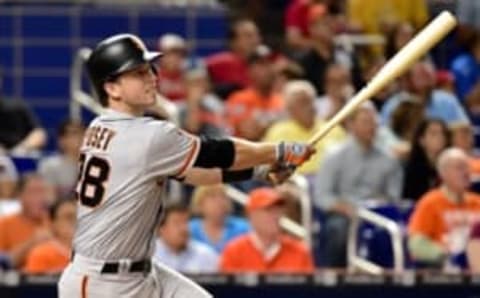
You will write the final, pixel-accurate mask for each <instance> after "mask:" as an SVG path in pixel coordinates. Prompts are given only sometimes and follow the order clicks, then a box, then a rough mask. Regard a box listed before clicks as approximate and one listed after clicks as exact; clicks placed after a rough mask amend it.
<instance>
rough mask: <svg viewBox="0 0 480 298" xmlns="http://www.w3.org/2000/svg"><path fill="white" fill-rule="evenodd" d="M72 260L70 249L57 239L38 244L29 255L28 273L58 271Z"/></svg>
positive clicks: (26, 264)
mask: <svg viewBox="0 0 480 298" xmlns="http://www.w3.org/2000/svg"><path fill="white" fill-rule="evenodd" d="M69 262H70V249H69V248H68V247H65V246H64V245H63V244H61V243H59V242H58V241H56V240H49V241H46V242H43V243H40V244H38V245H37V246H35V247H34V248H32V250H31V251H30V253H29V254H28V256H27V261H26V263H25V267H24V271H25V272H27V273H58V272H61V271H62V270H63V269H64V268H65V267H67V265H68V263H69Z"/></svg>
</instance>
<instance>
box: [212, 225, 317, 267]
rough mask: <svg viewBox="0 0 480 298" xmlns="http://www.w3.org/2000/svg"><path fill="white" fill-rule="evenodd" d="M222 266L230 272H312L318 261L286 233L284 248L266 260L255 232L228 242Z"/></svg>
mask: <svg viewBox="0 0 480 298" xmlns="http://www.w3.org/2000/svg"><path fill="white" fill-rule="evenodd" d="M220 270H221V271H222V272H226V273H233V272H261V273H265V272H278V273H281V272H283V273H311V272H313V270H314V265H313V260H312V256H311V254H310V252H309V251H308V249H307V247H306V246H305V245H304V244H303V242H301V241H299V240H295V239H292V238H290V237H288V236H282V238H281V241H280V250H279V251H278V252H277V253H276V255H275V256H274V257H273V258H271V259H270V260H266V259H265V257H264V256H263V254H262V252H261V251H259V250H258V249H257V248H256V246H255V244H254V243H253V239H252V235H251V234H245V235H242V236H239V237H237V238H235V239H234V240H232V241H231V242H230V243H228V244H227V246H226V247H225V249H224V251H223V253H222V256H221V260H220Z"/></svg>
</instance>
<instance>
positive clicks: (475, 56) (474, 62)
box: [451, 33, 480, 101]
mask: <svg viewBox="0 0 480 298" xmlns="http://www.w3.org/2000/svg"><path fill="white" fill-rule="evenodd" d="M466 46H467V50H468V51H467V52H465V53H462V54H460V55H458V56H457V57H456V58H455V59H454V60H453V61H452V65H451V71H452V72H453V74H454V76H455V89H456V92H457V95H458V97H459V98H460V99H461V100H462V101H463V100H464V99H465V96H466V95H467V94H468V92H469V91H470V90H471V89H472V87H473V86H474V85H475V83H476V82H477V81H478V79H479V78H480V35H479V34H478V33H477V34H473V36H472V37H471V38H469V40H468V41H467V45H466Z"/></svg>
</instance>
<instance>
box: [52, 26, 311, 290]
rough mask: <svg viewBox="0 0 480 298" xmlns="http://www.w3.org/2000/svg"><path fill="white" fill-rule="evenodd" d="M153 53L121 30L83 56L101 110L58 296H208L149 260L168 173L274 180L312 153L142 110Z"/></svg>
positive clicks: (151, 97) (148, 96) (148, 97)
mask: <svg viewBox="0 0 480 298" xmlns="http://www.w3.org/2000/svg"><path fill="white" fill-rule="evenodd" d="M160 57H161V53H157V52H150V51H148V50H147V49H146V48H145V46H144V44H143V42H142V41H141V40H140V39H139V38H138V37H136V36H133V35H130V34H120V35H116V36H113V37H110V38H108V39H106V40H104V41H102V42H100V43H99V44H98V45H97V47H96V48H95V49H94V50H93V52H92V54H91V56H90V58H89V59H88V61H87V70H88V74H89V77H90V80H91V81H92V84H93V86H94V88H95V91H96V93H97V97H98V100H99V101H100V103H101V104H102V105H103V106H105V107H106V108H107V109H106V112H105V113H104V114H103V115H101V116H99V117H97V118H96V119H94V120H93V121H92V123H91V124H90V126H89V128H88V131H87V133H86V135H85V139H84V142H83V145H82V148H81V155H80V163H79V169H80V170H79V173H80V174H79V177H78V185H77V189H76V193H77V197H78V204H79V208H78V223H77V230H76V233H75V237H74V243H73V250H74V251H73V252H72V260H71V263H70V264H69V266H68V267H67V268H66V269H65V271H64V272H63V274H62V277H61V279H60V281H59V285H58V289H59V297H61V298H75V297H82V298H86V297H95V298H97V297H112V298H119V297H132V298H133V297H156V298H160V297H162V298H170V297H172V298H173V297H175V298H191V297H196V298H201V297H211V295H210V294H209V293H208V292H206V291H205V290H203V289H202V288H201V287H199V286H198V285H196V284H195V283H193V282H192V281H190V280H188V279H187V278H185V277H183V276H182V275H180V274H178V273H176V272H174V271H172V270H170V269H168V268H166V267H165V266H157V265H153V264H152V262H151V255H152V252H153V244H154V241H153V240H154V237H155V227H156V226H157V224H158V221H159V217H160V216H161V209H162V204H163V203H164V202H163V200H164V195H163V191H164V185H165V183H166V181H167V179H169V178H172V179H177V180H180V181H183V182H185V183H189V184H193V185H201V184H211V183H221V182H232V181H239V180H245V179H252V178H258V179H260V178H265V177H267V176H269V177H272V176H273V177H276V178H277V179H279V180H282V179H284V178H285V177H287V176H288V175H289V174H290V173H291V169H292V168H294V167H296V166H298V165H300V164H301V163H303V162H304V161H305V160H307V159H308V158H309V157H310V155H311V154H312V153H313V150H312V149H311V148H310V147H309V146H308V145H304V144H297V143H285V142H283V143H280V144H270V143H252V142H248V141H245V140H239V139H233V138H232V139H222V140H211V139H200V138H198V137H195V136H192V135H189V134H187V133H185V132H183V131H182V130H180V129H178V128H177V127H175V126H174V125H173V124H171V123H169V122H165V121H158V120H154V119H152V118H148V117H144V116H143V115H144V112H145V110H146V109H147V108H148V107H150V106H151V105H153V104H154V102H155V93H156V91H155V90H156V88H155V87H156V86H155V83H156V78H155V74H154V68H153V62H154V61H155V60H156V59H158V58H160ZM262 165H263V166H262ZM265 165H274V166H265Z"/></svg>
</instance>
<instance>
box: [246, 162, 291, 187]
mask: <svg viewBox="0 0 480 298" xmlns="http://www.w3.org/2000/svg"><path fill="white" fill-rule="evenodd" d="M295 169H296V167H295V166H292V165H287V164H280V163H276V164H274V165H260V166H257V167H255V169H254V174H253V176H254V179H256V180H260V181H263V182H267V183H270V184H273V185H278V184H282V183H283V182H285V181H287V180H288V178H290V176H292V175H293V173H294V172H295Z"/></svg>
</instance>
